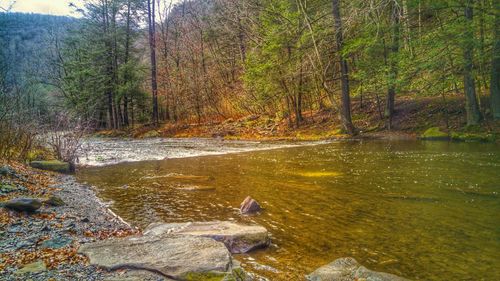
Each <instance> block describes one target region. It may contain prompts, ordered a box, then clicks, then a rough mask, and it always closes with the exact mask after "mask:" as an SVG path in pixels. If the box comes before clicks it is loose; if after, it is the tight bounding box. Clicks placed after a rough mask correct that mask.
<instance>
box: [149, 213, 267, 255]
mask: <svg viewBox="0 0 500 281" xmlns="http://www.w3.org/2000/svg"><path fill="white" fill-rule="evenodd" d="M165 233H168V234H186V235H191V236H201V237H207V238H212V239H215V240H217V241H219V242H222V243H224V245H226V247H227V248H228V249H229V251H230V252H231V253H233V254H239V253H247V252H250V251H252V250H254V249H258V248H263V247H267V246H268V245H269V243H270V238H269V233H268V231H267V229H266V228H264V227H263V226H260V225H244V224H238V223H234V222H228V221H213V222H188V223H153V224H150V225H149V226H148V227H147V228H146V229H145V230H144V235H154V236H157V235H163V234H165Z"/></svg>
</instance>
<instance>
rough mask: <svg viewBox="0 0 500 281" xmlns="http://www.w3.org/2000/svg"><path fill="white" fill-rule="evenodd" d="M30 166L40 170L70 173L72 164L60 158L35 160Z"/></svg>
mask: <svg viewBox="0 0 500 281" xmlns="http://www.w3.org/2000/svg"><path fill="white" fill-rule="evenodd" d="M30 166H31V167H33V168H37V169H40V170H47V171H54V172H59V173H69V172H70V166H69V163H67V162H62V161H58V160H50V161H33V162H31V163H30Z"/></svg>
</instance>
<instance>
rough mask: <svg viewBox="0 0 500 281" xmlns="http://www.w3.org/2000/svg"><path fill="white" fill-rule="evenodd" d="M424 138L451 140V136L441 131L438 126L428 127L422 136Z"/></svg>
mask: <svg viewBox="0 0 500 281" xmlns="http://www.w3.org/2000/svg"><path fill="white" fill-rule="evenodd" d="M420 139H422V140H449V139H450V136H449V135H448V134H447V133H444V132H441V130H440V129H439V128H438V127H432V128H429V129H427V130H426V131H425V132H424V133H423V134H422V135H421V136H420Z"/></svg>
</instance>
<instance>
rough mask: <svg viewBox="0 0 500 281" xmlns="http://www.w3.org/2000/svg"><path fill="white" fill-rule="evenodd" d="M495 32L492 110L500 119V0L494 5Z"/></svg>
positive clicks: (492, 61) (492, 66)
mask: <svg viewBox="0 0 500 281" xmlns="http://www.w3.org/2000/svg"><path fill="white" fill-rule="evenodd" d="M493 8H494V9H493V11H494V12H495V22H494V25H493V30H494V32H495V35H494V42H493V44H494V45H493V59H492V60H491V82H490V83H491V85H490V94H491V112H492V114H493V118H494V119H495V120H500V1H498V0H497V1H495V3H494V6H493Z"/></svg>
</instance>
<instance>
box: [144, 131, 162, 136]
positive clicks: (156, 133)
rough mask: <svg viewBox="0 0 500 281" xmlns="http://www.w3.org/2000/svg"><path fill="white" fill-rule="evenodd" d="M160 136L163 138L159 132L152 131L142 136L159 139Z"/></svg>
mask: <svg viewBox="0 0 500 281" xmlns="http://www.w3.org/2000/svg"><path fill="white" fill-rule="evenodd" d="M160 136H161V135H160V133H158V131H156V130H151V131H149V132H146V133H145V134H144V135H142V137H143V138H158V137H160Z"/></svg>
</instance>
